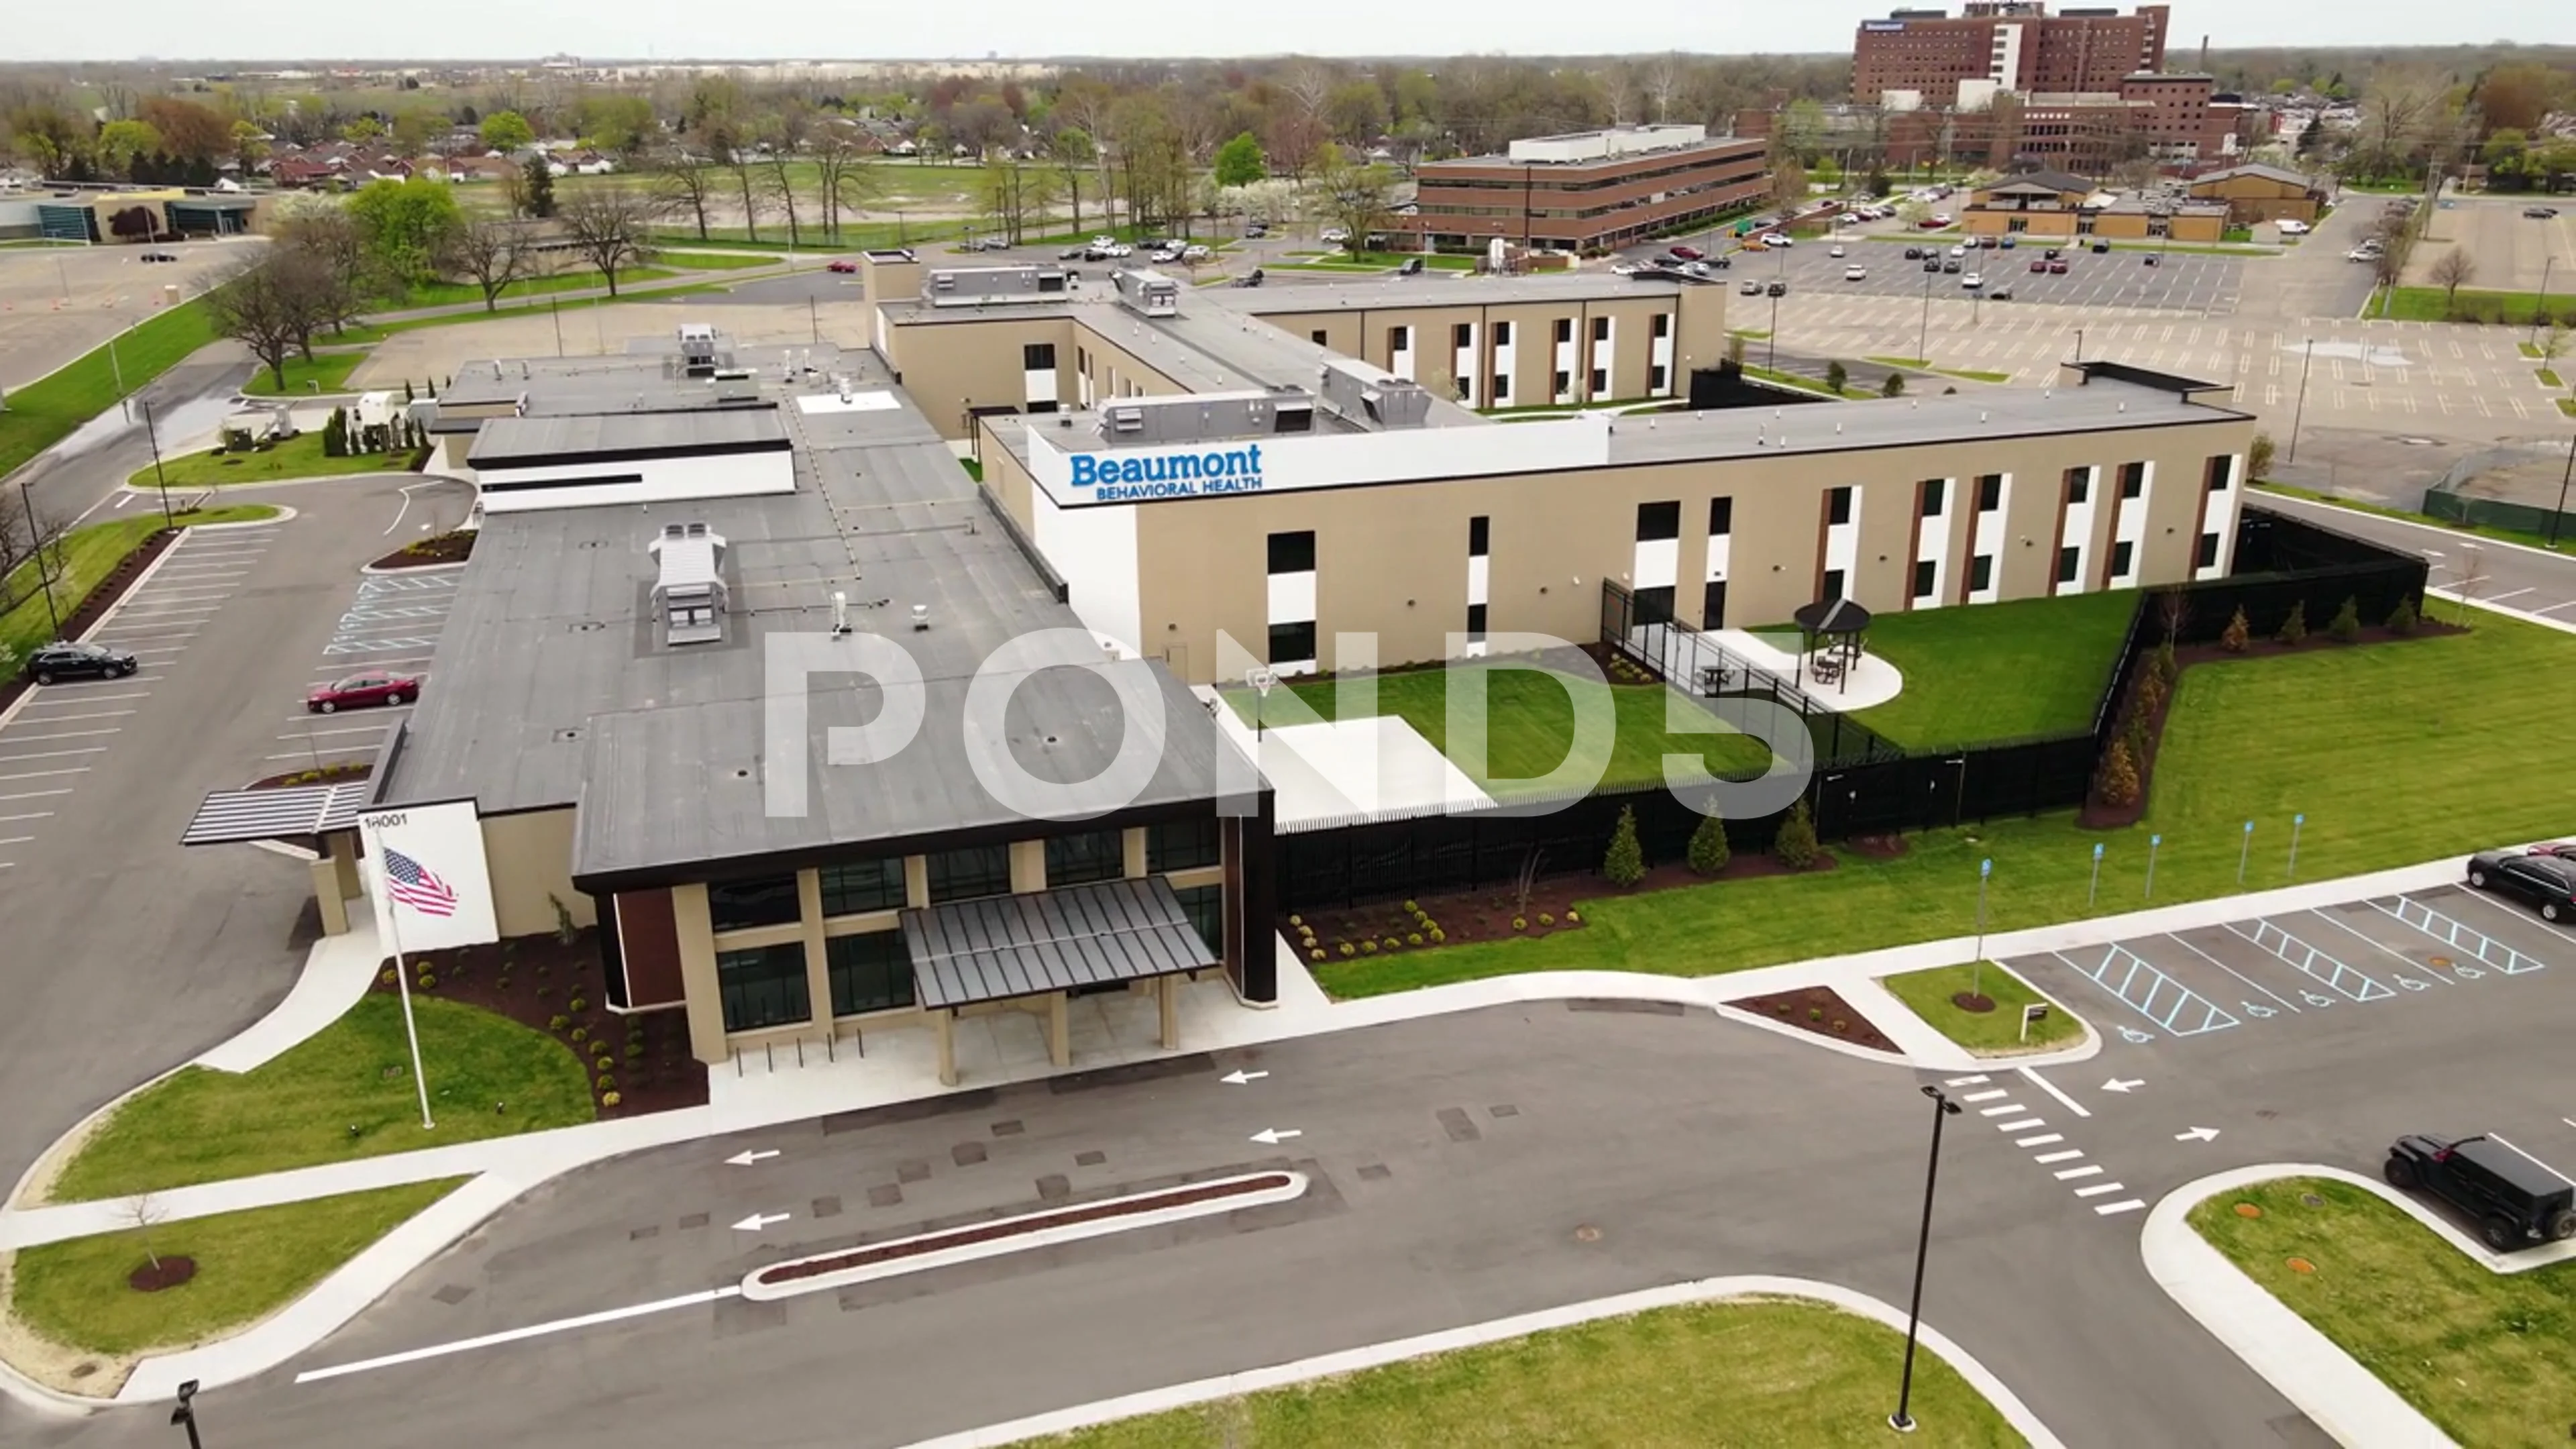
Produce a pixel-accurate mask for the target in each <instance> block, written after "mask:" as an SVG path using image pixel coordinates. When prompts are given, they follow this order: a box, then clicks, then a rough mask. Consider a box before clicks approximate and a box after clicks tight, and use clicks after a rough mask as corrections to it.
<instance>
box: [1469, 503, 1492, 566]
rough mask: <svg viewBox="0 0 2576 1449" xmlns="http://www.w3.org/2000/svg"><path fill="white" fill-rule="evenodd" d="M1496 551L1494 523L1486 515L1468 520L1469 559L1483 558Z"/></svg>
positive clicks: (1478, 515) (1479, 515)
mask: <svg viewBox="0 0 2576 1449" xmlns="http://www.w3.org/2000/svg"><path fill="white" fill-rule="evenodd" d="M1493 551H1494V521H1493V520H1492V519H1491V518H1488V517H1486V516H1485V515H1484V514H1481V513H1479V514H1477V515H1476V516H1475V517H1473V518H1470V519H1468V520H1467V557H1469V558H1483V557H1484V556H1485V555H1487V554H1489V553H1492V552H1493Z"/></svg>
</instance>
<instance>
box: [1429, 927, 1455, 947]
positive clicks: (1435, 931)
mask: <svg viewBox="0 0 2576 1449" xmlns="http://www.w3.org/2000/svg"><path fill="white" fill-rule="evenodd" d="M1422 934H1424V935H1426V936H1429V937H1430V938H1431V944H1432V945H1434V946H1437V945H1439V944H1440V943H1441V942H1443V941H1446V940H1448V939H1449V933H1448V932H1446V931H1443V930H1441V929H1440V928H1439V927H1438V926H1434V927H1432V928H1431V929H1430V930H1428V931H1425V932H1423V933H1422Z"/></svg>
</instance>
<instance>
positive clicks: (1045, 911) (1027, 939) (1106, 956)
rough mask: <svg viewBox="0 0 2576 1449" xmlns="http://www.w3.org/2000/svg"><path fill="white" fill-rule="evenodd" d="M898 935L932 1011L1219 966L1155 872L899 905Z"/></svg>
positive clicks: (922, 996)
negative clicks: (918, 906)
mask: <svg viewBox="0 0 2576 1449" xmlns="http://www.w3.org/2000/svg"><path fill="white" fill-rule="evenodd" d="M903 940H904V945H905V946H906V947H907V948H908V949H909V950H910V952H911V954H912V978H913V985H914V990H915V993H916V995H917V997H918V999H919V1001H920V1002H921V1004H922V1005H923V1006H924V1007H927V1008H930V1009H933V1010H940V1009H945V1008H952V1007H959V1006H971V1005H973V1004H975V1003H977V1002H981V1001H1008V1000H1011V999H1014V998H1017V997H1025V996H1037V995H1042V994H1044V993H1046V992H1051V991H1069V990H1073V989H1075V988H1078V987H1084V986H1100V985H1108V984H1111V983H1114V982H1120V981H1142V980H1146V979H1149V978H1152V977H1157V976H1172V975H1177V974H1179V973H1181V972H1185V971H1197V970H1200V969H1202V968H1205V967H1209V966H1214V965H1217V964H1218V958H1217V956H1216V953H1215V952H1213V951H1210V950H1209V949H1208V945H1207V942H1206V941H1205V940H1203V939H1201V938H1200V936H1199V933H1198V929H1197V928H1196V927H1195V926H1192V925H1191V924H1190V919H1189V916H1188V915H1187V913H1185V912H1184V911H1182V909H1181V903H1180V899H1179V898H1178V897H1177V896H1175V895H1173V893H1172V887H1171V883H1170V882H1168V881H1166V880H1164V879H1163V878H1162V877H1160V876H1153V877H1148V878H1145V879H1140V880H1113V881H1102V882H1100V883H1099V884H1097V885H1081V886H1067V887H1065V888H1063V889H1061V890H1052V891H1045V892H1042V893H1038V894H1032V895H1015V896H994V897H991V898H989V899H986V900H979V901H958V902H955V903H953V904H950V905H944V906H932V907H930V908H929V909H927V910H913V911H906V912H904V916H903Z"/></svg>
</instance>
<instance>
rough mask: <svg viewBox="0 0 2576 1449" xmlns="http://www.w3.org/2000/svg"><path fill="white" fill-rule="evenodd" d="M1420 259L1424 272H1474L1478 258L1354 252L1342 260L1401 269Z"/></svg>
mask: <svg viewBox="0 0 2576 1449" xmlns="http://www.w3.org/2000/svg"><path fill="white" fill-rule="evenodd" d="M1417 258H1419V259H1420V260H1421V262H1422V267H1423V270H1425V271H1430V272H1472V271H1474V270H1476V258H1474V257H1467V256H1453V255H1451V254H1450V253H1447V252H1353V253H1351V254H1349V255H1348V256H1347V257H1345V258H1342V260H1348V261H1352V262H1358V263H1363V264H1366V265H1368V266H1372V267H1400V266H1403V265H1404V264H1405V263H1406V262H1409V261H1413V260H1415V259H1417Z"/></svg>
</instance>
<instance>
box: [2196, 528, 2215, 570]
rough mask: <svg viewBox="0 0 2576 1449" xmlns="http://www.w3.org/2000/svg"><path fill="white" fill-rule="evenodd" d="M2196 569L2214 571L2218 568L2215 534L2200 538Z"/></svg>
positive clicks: (2205, 534)
mask: <svg viewBox="0 0 2576 1449" xmlns="http://www.w3.org/2000/svg"><path fill="white" fill-rule="evenodd" d="M2196 567H2199V568H2205V569H2214V568H2216V567H2218V535H2217V534H2214V533H2204V534H2202V535H2201V536H2200V561H2199V563H2198V564H2197V565H2196Z"/></svg>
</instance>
